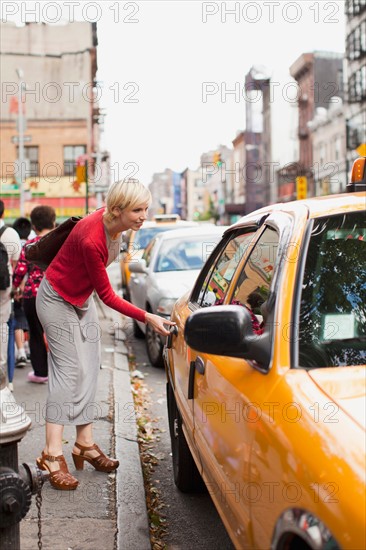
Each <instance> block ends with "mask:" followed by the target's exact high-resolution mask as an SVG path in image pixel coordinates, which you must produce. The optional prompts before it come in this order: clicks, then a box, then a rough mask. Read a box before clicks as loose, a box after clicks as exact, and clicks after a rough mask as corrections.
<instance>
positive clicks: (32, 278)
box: [13, 206, 56, 384]
mask: <svg viewBox="0 0 366 550" xmlns="http://www.w3.org/2000/svg"><path fill="white" fill-rule="evenodd" d="M30 217H31V225H32V228H33V231H34V232H35V234H36V237H35V238H33V239H30V240H29V241H27V242H26V244H27V245H28V244H30V243H33V242H35V241H38V240H39V239H40V238H41V237H43V236H44V235H46V234H47V233H49V232H50V231H51V230H52V229H53V228H54V227H55V221H56V212H55V210H54V209H53V208H52V207H51V206H36V207H35V208H33V210H32V212H31V215H30ZM43 275H44V271H43V270H42V269H40V268H39V267H38V266H37V265H35V264H33V263H31V262H29V261H28V260H27V259H26V257H25V248H24V247H23V249H22V252H21V254H20V258H19V260H18V263H17V265H16V268H15V270H14V275H13V294H14V297H15V301H20V300H22V301H23V308H24V312H25V315H26V319H27V322H28V326H29V346H30V360H31V364H32V367H33V371H32V372H29V373H28V381H29V382H35V383H38V384H44V383H46V382H47V381H48V366H47V346H46V342H45V336H44V331H43V327H42V324H41V322H40V320H39V319H38V315H37V311H36V297H37V292H38V289H39V285H40V284H41V281H42V279H43Z"/></svg>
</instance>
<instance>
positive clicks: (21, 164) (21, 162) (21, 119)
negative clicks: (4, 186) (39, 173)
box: [16, 68, 25, 216]
mask: <svg viewBox="0 0 366 550" xmlns="http://www.w3.org/2000/svg"><path fill="white" fill-rule="evenodd" d="M16 72H17V75H18V79H19V90H18V170H19V179H18V182H19V197H20V201H19V210H20V215H21V216H24V172H25V170H24V168H25V155H24V132H25V116H24V115H23V107H22V100H23V89H24V88H25V82H24V80H23V79H24V72H23V70H22V69H20V68H18V69H16Z"/></svg>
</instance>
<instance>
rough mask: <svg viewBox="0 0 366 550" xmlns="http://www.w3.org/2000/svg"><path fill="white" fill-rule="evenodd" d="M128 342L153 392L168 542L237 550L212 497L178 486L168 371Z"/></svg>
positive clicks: (187, 549) (188, 548) (182, 549)
mask: <svg viewBox="0 0 366 550" xmlns="http://www.w3.org/2000/svg"><path fill="white" fill-rule="evenodd" d="M128 338H129V342H130V344H131V347H132V349H133V352H134V355H135V357H136V368H137V369H138V370H139V371H141V372H142V373H143V375H144V377H145V378H144V381H145V383H146V384H147V386H148V388H149V390H150V391H151V394H150V397H151V406H150V408H149V415H150V417H151V418H152V419H156V427H157V428H158V429H159V431H160V435H159V438H158V440H157V441H156V444H155V445H154V449H153V452H154V454H155V455H156V456H157V457H158V463H157V465H156V468H155V471H154V473H153V476H152V481H153V483H154V485H155V486H156V487H157V488H158V489H159V491H160V494H161V498H162V501H163V503H164V504H165V507H164V508H163V514H164V516H165V518H166V521H167V529H168V535H167V537H166V538H164V542H165V543H166V544H167V547H168V549H169V550H193V549H194V550H196V549H197V548H199V549H200V550H216V549H217V550H219V549H220V550H231V549H233V548H234V546H233V545H232V543H231V541H230V539H229V537H228V535H227V533H226V530H225V528H224V526H223V524H222V522H221V519H220V517H219V515H218V513H217V512H216V509H215V507H214V505H213V503H212V500H211V498H210V496H209V495H208V494H206V493H205V494H184V493H181V492H180V491H179V490H178V489H177V488H176V486H175V484H174V480H173V466H172V457H171V446H170V437H169V427H168V415H167V403H166V395H165V386H166V377H165V372H164V369H157V368H154V367H152V366H151V365H150V364H149V359H148V357H147V354H146V347H145V340H139V339H137V338H134V337H133V336H132V334H131V331H128Z"/></svg>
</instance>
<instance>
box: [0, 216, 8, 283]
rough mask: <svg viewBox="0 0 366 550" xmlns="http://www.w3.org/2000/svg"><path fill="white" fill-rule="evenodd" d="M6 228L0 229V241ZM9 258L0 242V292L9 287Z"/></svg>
mask: <svg viewBox="0 0 366 550" xmlns="http://www.w3.org/2000/svg"><path fill="white" fill-rule="evenodd" d="M6 229H7V227H6V226H5V225H4V226H3V227H2V228H1V229H0V239H1V237H2V235H3V233H4V231H5V230H6ZM8 262H9V256H8V251H7V249H6V246H5V245H4V243H2V242H1V240H0V290H6V289H7V288H8V287H9V286H10V273H9V266H8Z"/></svg>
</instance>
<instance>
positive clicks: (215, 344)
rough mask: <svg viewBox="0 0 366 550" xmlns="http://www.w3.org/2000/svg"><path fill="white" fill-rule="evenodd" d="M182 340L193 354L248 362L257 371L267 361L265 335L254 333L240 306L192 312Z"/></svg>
mask: <svg viewBox="0 0 366 550" xmlns="http://www.w3.org/2000/svg"><path fill="white" fill-rule="evenodd" d="M184 339H185V341H186V342H187V344H188V345H189V347H191V348H193V349H194V350H196V351H200V352H202V353H210V354H212V355H222V356H224V357H239V358H240V359H251V360H253V361H255V362H256V363H258V366H260V367H261V370H268V367H269V361H270V344H269V334H268V333H264V334H263V335H258V334H255V333H254V331H253V326H252V318H251V315H250V313H249V311H248V310H247V309H246V308H245V307H242V306H237V305H228V306H212V307H207V308H203V309H200V310H198V311H195V312H193V313H192V314H191V315H190V316H189V317H188V319H187V321H186V325H185V328H184Z"/></svg>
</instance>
